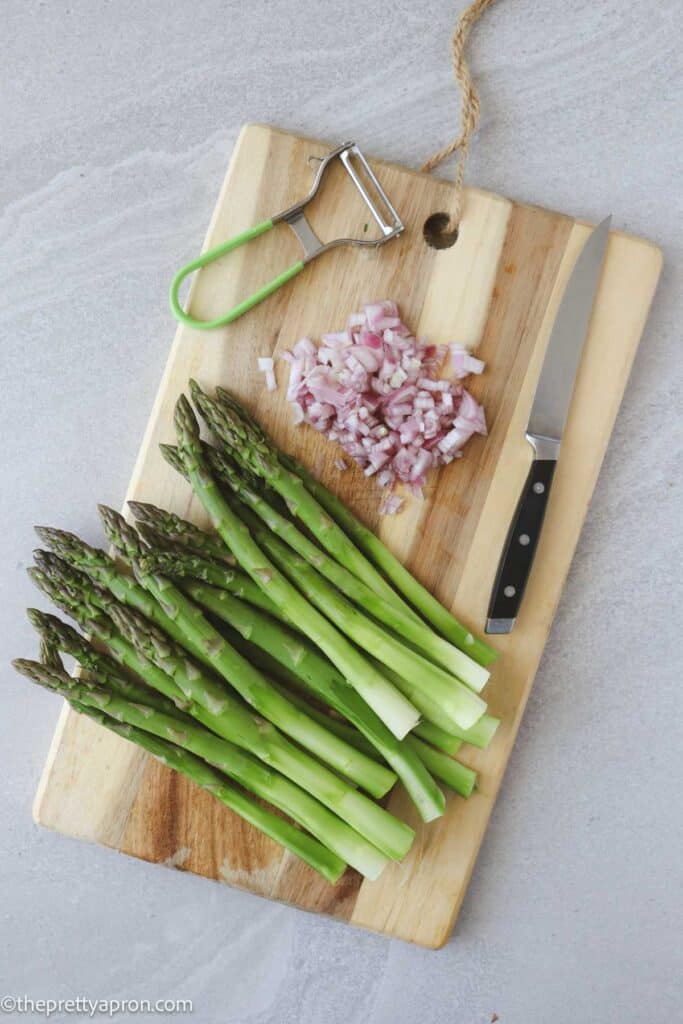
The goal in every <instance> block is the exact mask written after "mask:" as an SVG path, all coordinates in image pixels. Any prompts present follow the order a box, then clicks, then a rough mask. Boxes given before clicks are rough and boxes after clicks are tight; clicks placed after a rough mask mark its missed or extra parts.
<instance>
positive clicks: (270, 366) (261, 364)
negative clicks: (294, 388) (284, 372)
mask: <svg viewBox="0 0 683 1024" xmlns="http://www.w3.org/2000/svg"><path fill="white" fill-rule="evenodd" d="M258 368H259V370H260V371H261V373H263V374H265V377H266V388H267V389H268V391H275V389H276V388H277V382H276V380H275V363H274V362H273V360H272V359H271V358H270V356H259V361H258Z"/></svg>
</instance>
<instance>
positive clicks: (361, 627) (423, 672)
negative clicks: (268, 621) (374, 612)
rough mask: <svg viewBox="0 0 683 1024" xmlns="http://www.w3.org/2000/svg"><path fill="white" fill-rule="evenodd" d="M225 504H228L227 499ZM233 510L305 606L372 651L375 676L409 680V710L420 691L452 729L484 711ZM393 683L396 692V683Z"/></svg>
mask: <svg viewBox="0 0 683 1024" xmlns="http://www.w3.org/2000/svg"><path fill="white" fill-rule="evenodd" d="M227 500H228V503H229V502H230V499H229V498H228V499H227ZM233 511H234V512H235V514H237V515H239V516H240V518H241V519H242V521H243V522H244V523H245V524H246V525H247V526H248V528H249V531H250V534H251V537H252V538H253V540H254V541H255V542H256V543H257V544H258V545H259V547H260V548H261V550H263V551H265V552H266V554H267V555H268V556H269V557H270V558H271V560H272V561H273V563H274V564H275V565H276V566H277V567H278V568H279V569H280V570H281V571H282V572H283V573H284V574H285V576H287V577H288V578H289V580H290V582H291V583H292V584H295V585H296V586H298V588H299V589H300V590H301V592H302V593H303V594H304V596H305V597H307V598H308V600H309V601H310V602H311V604H312V605H314V606H315V607H316V608H318V610H319V611H321V612H322V613H323V614H324V615H326V616H327V618H328V619H330V620H332V621H333V622H334V623H335V624H336V625H337V628H338V629H340V630H341V631H342V632H343V633H345V634H346V635H347V636H348V637H349V639H350V640H352V641H353V642H354V643H356V644H357V645H358V646H359V647H360V648H361V649H363V650H365V651H372V653H373V657H374V658H375V659H376V661H377V663H378V667H379V670H380V671H381V672H383V673H384V674H385V675H386V670H387V669H390V670H392V672H393V673H397V674H398V675H399V676H402V677H404V678H405V679H409V680H410V686H411V689H412V690H413V691H414V693H413V695H411V696H409V698H408V699H409V700H410V701H411V703H413V704H414V705H415V707H417V708H419V709H420V710H422V709H421V708H420V704H419V703H418V701H417V699H415V694H417V693H423V692H424V693H426V694H427V696H428V698H429V701H430V703H431V702H435V703H437V704H438V706H439V708H440V712H441V714H442V715H443V716H444V718H445V719H447V720H448V721H450V722H451V723H452V725H454V726H455V727H459V728H464V729H469V728H470V726H472V725H474V723H475V722H476V721H477V720H478V719H479V718H481V716H482V715H483V714H484V712H485V711H486V704H485V703H484V701H483V700H482V699H481V698H480V697H478V696H477V695H476V694H475V693H473V692H472V691H471V690H470V689H468V688H467V687H466V686H465V685H464V684H463V683H462V682H460V680H459V679H456V678H455V676H452V675H449V674H448V673H447V672H445V671H444V670H443V669H441V668H439V666H438V665H435V664H433V663H432V662H429V661H427V659H426V658H424V657H422V655H421V654H418V653H417V652H416V651H414V650H413V649H412V648H410V647H407V646H406V645H405V644H403V643H401V641H400V640H399V639H398V638H397V637H395V636H393V635H392V634H391V633H388V632H387V631H386V630H384V629H382V627H381V626H380V625H379V624H378V623H376V622H374V621H373V620H370V619H368V618H367V617H366V616H365V615H363V614H361V613H360V612H359V611H358V610H357V609H356V608H354V607H353V605H351V604H350V603H349V602H348V601H346V599H345V598H344V597H343V596H342V595H341V594H340V593H339V591H337V590H336V589H335V588H334V587H333V586H332V584H330V583H328V581H327V580H326V579H325V578H324V577H323V576H321V575H320V574H319V573H318V572H317V571H316V570H315V569H314V568H313V567H312V566H310V565H309V564H308V562H307V561H306V560H305V559H303V558H301V557H300V556H299V555H297V554H296V553H295V552H294V551H292V549H291V548H289V547H288V546H287V545H286V544H284V543H283V542H282V541H281V540H280V539H279V538H278V537H276V536H275V535H274V534H273V533H271V532H270V531H269V530H267V529H266V528H265V527H264V526H263V525H262V524H261V522H260V521H259V520H258V519H257V518H256V517H255V516H254V515H253V514H252V513H250V512H249V510H248V509H245V508H239V509H233ZM379 663H381V666H380V665H379ZM390 678H393V676H392V677H390ZM395 685H396V687H397V688H398V689H401V687H399V686H398V681H397V680H396V681H395ZM403 692H405V690H404V691H403Z"/></svg>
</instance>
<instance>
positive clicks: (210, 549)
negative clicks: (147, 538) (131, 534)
mask: <svg viewBox="0 0 683 1024" xmlns="http://www.w3.org/2000/svg"><path fill="white" fill-rule="evenodd" d="M128 508H129V509H130V510H131V512H132V513H133V515H134V516H135V520H136V525H137V528H138V531H139V532H140V534H141V535H142V536H143V537H144V532H143V531H142V530H141V529H140V524H143V525H144V526H146V527H149V528H150V529H151V530H153V531H154V535H155V536H163V537H168V539H169V540H171V541H173V543H174V544H176V545H177V544H180V545H182V546H183V547H184V548H187V549H188V550H189V551H191V552H192V553H193V554H196V555H201V556H202V557H204V558H207V559H212V558H213V559H218V560H219V561H222V562H225V563H226V564H227V565H232V566H234V565H235V558H234V556H233V555H231V554H230V552H229V551H228V549H227V548H226V546H225V544H224V543H223V541H222V540H221V539H220V537H216V536H215V535H214V534H211V533H207V532H206V530H202V529H201V527H199V526H195V524H194V523H190V522H188V520H187V519H182V518H181V517H180V516H177V515H175V513H173V512H167V511H166V510H165V509H163V508H159V507H158V506H157V505H152V504H150V503H149V502H144V501H129V502H128Z"/></svg>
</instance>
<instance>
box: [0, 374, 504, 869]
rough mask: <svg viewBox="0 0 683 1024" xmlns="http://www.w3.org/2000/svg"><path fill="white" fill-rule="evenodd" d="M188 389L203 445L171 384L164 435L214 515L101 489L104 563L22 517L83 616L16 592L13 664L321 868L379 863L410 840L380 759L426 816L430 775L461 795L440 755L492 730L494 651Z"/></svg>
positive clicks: (213, 402)
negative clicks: (114, 499) (169, 434)
mask: <svg viewBox="0 0 683 1024" xmlns="http://www.w3.org/2000/svg"><path fill="white" fill-rule="evenodd" d="M190 387H191V394H192V398H193V400H194V403H195V405H196V407H197V408H198V409H199V411H200V412H201V415H202V417H203V419H204V420H205V422H206V424H207V426H208V427H209V428H210V429H211V432H212V434H213V437H214V444H213V445H209V444H207V443H205V442H203V441H202V440H201V439H200V433H199V425H198V422H197V420H196V418H195V414H194V412H193V410H192V407H191V406H190V403H189V401H188V400H187V399H186V398H185V397H184V396H181V398H180V399H179V401H178V404H177V407H176V413H175V426H176V434H177V440H178V444H177V447H172V446H169V445H162V451H163V453H164V455H165V457H166V458H167V459H168V461H169V462H170V463H171V465H173V466H174V468H176V469H177V470H178V471H179V472H180V473H181V474H182V475H183V476H184V477H185V478H186V479H187V480H188V481H189V483H190V484H191V486H192V489H193V491H194V494H195V496H196V497H197V498H198V499H199V501H200V503H201V504H202V506H203V507H204V509H205V510H206V512H208V514H209V516H210V518H211V521H212V524H213V528H214V532H208V531H205V530H202V529H200V528H199V527H197V526H195V525H194V524H192V523H190V522H187V521H186V520H183V519H181V518H180V517H178V516H177V515H175V514H173V513H170V512H167V511H164V510H163V509H160V508H157V507H156V506H153V505H149V504H143V503H140V502H130V509H131V511H132V513H133V515H134V517H135V521H136V527H135V528H134V527H133V526H131V525H130V524H129V523H128V522H126V520H125V519H124V518H123V517H122V516H121V515H119V514H118V513H117V512H114V511H113V510H112V509H109V508H106V507H104V506H100V515H101V519H102V523H103V526H104V532H105V534H106V536H107V538H108V540H109V542H110V543H111V544H112V545H113V548H114V549H115V551H116V554H117V555H118V556H119V561H115V560H114V559H113V558H112V557H110V556H109V555H108V554H106V553H105V552H104V551H103V550H101V549H98V548H94V547H91V546H90V545H89V544H86V543H85V542H84V541H82V540H81V539H80V538H78V537H76V536H75V535H74V534H72V533H68V532H67V531H64V530H56V529H52V528H48V527H38V528H37V532H38V535H39V536H40V538H41V540H42V541H43V542H44V543H45V544H46V545H47V547H48V549H49V550H41V551H37V552H36V554H35V561H36V565H35V566H34V567H32V568H31V569H30V570H29V573H30V575H31V577H32V579H33V580H34V582H35V583H36V584H37V585H38V586H39V587H40V589H41V590H42V591H43V592H44V593H45V594H46V595H47V596H48V597H49V598H50V599H51V600H52V601H53V602H54V604H55V605H57V607H59V608H60V609H62V610H63V611H65V612H66V613H67V614H68V615H70V616H71V617H72V618H74V619H75V620H76V621H77V622H78V624H79V625H80V626H81V627H82V629H83V631H84V634H85V635H83V634H81V633H79V632H78V631H77V630H75V629H73V628H72V627H71V626H68V625H67V624H66V623H64V622H62V621H61V620H60V619H58V618H56V617H55V616H53V615H48V614H46V613H43V612H39V611H37V610H35V609H30V610H29V618H30V620H31V622H32V624H33V625H34V627H35V628H36V630H37V631H38V634H39V636H40V650H41V659H40V661H27V660H23V659H22V660H18V661H16V662H15V666H16V667H17V669H18V670H19V671H20V672H22V673H23V674H25V675H27V676H28V677H29V678H31V679H32V680H33V681H35V682H36V683H38V684H39V685H41V686H45V687H47V688H49V689H51V690H53V691H55V692H57V693H59V694H61V695H62V696H64V697H65V698H66V699H67V700H68V701H69V703H70V705H71V706H72V707H73V708H74V709H75V710H76V711H77V712H79V713H81V714H85V715H88V716H89V717H91V718H93V719H94V720H96V721H97V722H99V723H100V724H101V725H104V726H106V727H108V728H110V729H112V730H113V731H114V732H116V733H117V734H119V735H121V736H124V737H125V738H127V739H129V740H130V741H132V742H133V743H136V744H138V745H139V746H141V747H142V748H143V749H145V750H147V751H148V752H149V753H151V754H152V755H153V756H155V757H157V758H159V759H161V760H162V761H163V762H164V763H166V764H168V765H169V766H171V767H172V768H174V769H175V770H177V771H179V772H181V773H183V774H185V775H187V776H188V777H189V778H191V779H192V780H193V781H194V782H196V783H197V784H198V785H200V786H202V787H203V788H205V789H207V790H208V791H209V792H211V793H213V794H214V795H215V796H216V797H217V798H218V799H219V800H221V801H222V802H223V803H225V804H226V805H227V806H229V807H231V808H232V809H233V810H234V811H235V812H236V813H237V814H239V815H241V816H242V817H244V818H245V819H246V820H248V821H250V822H251V823H252V824H254V825H255V826H256V827H257V828H259V829H261V831H263V832H264V833H266V834H267V835H269V836H271V837H272V838H273V839H275V840H276V841H277V842H279V843H281V845H283V846H284V847H285V848H287V849H288V850H290V851H292V852H293V853H295V854H297V855H298V856H299V857H301V858H302V859H303V860H305V861H306V862H307V863H308V864H310V865H311V866H312V867H314V868H315V869H316V870H318V871H319V872H320V873H321V874H322V875H323V876H324V877H325V878H326V879H328V880H329V881H332V882H334V881H336V880H337V879H338V878H339V876H340V875H341V873H342V872H343V870H344V869H345V867H346V865H347V864H348V865H351V866H352V867H354V868H355V869H356V870H358V871H359V872H361V873H362V874H363V875H365V876H366V877H368V878H376V877H377V876H378V875H379V874H380V872H381V871H382V869H383V868H384V866H385V865H386V863H387V862H388V860H400V859H401V858H402V857H404V856H405V854H406V852H407V851H408V849H409V848H410V845H411V843H412V841H413V838H414V831H413V829H412V828H410V826H409V825H407V824H406V823H405V822H403V821H400V820H399V819H398V818H396V817H395V816H394V815H392V814H390V813H389V812H388V811H387V810H386V809H385V808H384V807H382V806H381V804H380V803H378V802H377V801H378V800H380V799H381V798H382V797H384V796H385V795H386V794H387V793H388V791H389V790H390V789H391V787H392V786H393V785H394V783H395V782H396V780H397V779H399V780H400V781H401V783H402V784H403V785H404V786H405V788H406V790H407V791H408V793H409V794H410V796H411V798H412V800H413V802H414V804H415V806H416V808H417V810H418V812H419V814H420V817H421V818H422V819H423V820H424V821H431V820H432V819H434V818H437V817H438V816H439V815H441V814H442V813H443V811H444V807H445V797H444V794H443V792H442V790H441V788H440V787H439V785H438V782H441V783H443V784H444V785H445V786H446V787H448V788H449V789H451V790H453V791H454V792H455V793H458V794H460V795H461V796H464V797H469V796H470V794H471V793H472V791H473V789H474V787H475V783H476V775H475V773H474V771H472V769H471V768H469V767H467V766H466V765H464V764H462V763H460V762H459V761H458V760H456V759H455V757H454V756H453V755H454V754H456V753H457V751H458V749H459V747H460V745H461V744H462V743H471V744H474V745H476V746H478V747H480V748H485V747H486V746H487V745H488V744H489V742H490V741H491V739H492V737H493V735H494V733H495V731H496V728H497V725H498V721H497V719H495V718H493V717H491V716H490V715H488V714H487V713H486V704H485V702H484V701H483V700H482V698H481V696H480V692H481V690H482V689H483V687H484V686H485V684H486V681H487V679H488V674H489V673H488V669H487V666H488V665H489V664H490V662H491V661H492V659H493V657H494V653H493V652H492V651H491V649H490V648H488V647H487V646H486V645H485V644H484V643H483V642H482V641H481V640H478V639H476V638H475V637H473V636H472V634H471V633H470V632H469V631H468V630H467V629H466V628H465V627H463V626H462V625H461V624H460V623H458V622H457V621H456V620H455V619H454V618H453V617H452V616H451V615H450V613H449V612H447V611H446V609H444V608H443V607H442V606H441V605H440V604H439V603H438V601H436V600H435V598H433V597H432V595H430V594H429V592H428V591H426V590H425V588H424V587H422V586H421V585H420V584H419V583H418V582H417V581H416V580H415V579H414V578H413V577H412V576H411V575H410V573H408V572H407V570H406V569H405V568H404V567H403V566H402V565H401V564H400V562H398V561H397V559H396V558H395V557H394V556H393V555H392V554H391V553H390V552H389V551H388V549H387V548H386V547H385V546H384V545H383V544H382V543H381V541H379V539H378V538H377V537H375V536H374V535H373V534H372V532H371V531H369V530H368V529H367V528H366V527H365V526H363V525H362V524H361V523H360V522H359V521H358V520H357V519H356V518H355V517H354V516H353V514H352V513H351V512H350V511H349V510H348V509H347V508H346V507H345V506H344V505H342V504H341V502H340V501H339V500H338V499H337V498H336V497H334V496H333V495H332V494H331V493H330V492H329V491H327V490H326V489H325V488H324V487H323V486H322V485H321V484H320V483H319V482H317V481H316V480H315V479H314V478H313V477H311V476H310V474H308V472H307V471H306V470H305V469H304V468H303V467H301V466H300V465H298V464H297V463H296V462H294V461H293V460H292V459H291V458H289V457H288V456H285V455H284V454H283V453H282V452H279V451H278V450H277V449H276V448H275V447H274V445H273V444H272V443H271V442H270V441H269V439H268V438H267V437H266V435H265V434H264V433H263V431H262V430H261V429H260V427H259V426H258V425H257V424H256V423H255V421H254V420H253V419H252V418H251V417H250V416H249V415H248V414H247V413H246V412H245V410H244V409H243V408H242V407H241V406H240V405H239V404H238V403H237V402H236V401H235V399H234V398H232V396H230V395H229V394H228V393H227V392H225V391H222V390H220V389H219V390H218V391H217V394H216V397H215V398H213V399H212V398H210V397H209V396H208V395H206V394H205V393H204V392H203V391H202V390H201V389H200V388H199V386H198V385H197V384H196V383H195V382H191V385H190ZM121 562H123V563H124V564H123V565H122V564H121ZM60 652H61V653H63V654H67V655H69V656H71V657H73V658H74V659H75V660H76V662H77V663H78V664H79V666H80V674H79V676H78V677H77V678H72V677H70V676H69V675H67V674H66V673H65V671H64V668H63V665H62V662H61V654H60ZM437 780H438V782H437ZM235 783H236V784H237V786H236V785H235ZM248 794H251V796H250V795H248ZM252 796H257V797H259V798H260V799H261V800H265V801H266V802H267V803H268V804H270V805H272V806H273V807H275V808H277V809H278V810H279V811H280V812H283V813H284V814H285V815H286V816H287V818H286V819H283V818H282V817H281V816H280V815H277V814H275V813H273V811H271V810H269V809H267V808H265V807H264V806H263V805H262V804H261V803H256V802H254V800H253V799H252ZM289 819H291V820H289Z"/></svg>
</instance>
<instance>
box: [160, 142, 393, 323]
mask: <svg viewBox="0 0 683 1024" xmlns="http://www.w3.org/2000/svg"><path fill="white" fill-rule="evenodd" d="M316 159H319V161H320V166H319V167H318V171H317V173H316V176H315V181H314V182H313V187H312V188H311V191H310V192H309V193H308V195H307V196H306V198H305V199H302V200H301V202H299V203H296V204H295V205H294V206H290V207H289V209H288V210H284V211H283V212H282V213H278V214H277V215H276V216H275V217H271V218H270V219H269V220H264V221H262V222H261V223H260V224H256V225H255V226H254V227H253V228H249V229H248V230H247V231H243V232H242V233H241V234H239V235H235V237H234V238H230V239H228V241H227V242H221V244H220V245H216V246H214V248H213V249H209V251H208V252H205V253H203V254H202V255H201V256H198V257H197V259H196V260H192V261H191V262H190V263H188V264H187V265H186V266H184V267H182V269H181V270H179V271H178V273H177V274H176V275H175V277H174V278H173V282H172V283H171V291H170V301H171V310H172V312H173V316H174V317H175V318H176V320H179V321H180V323H183V324H187V325H188V327H196V328H197V329H198V330H202V331H210V330H213V329H214V328H216V327H223V326H224V325H225V324H229V323H232V321H233V320H236V319H237V318H238V317H240V316H242V314H243V313H246V312H247V311H248V310H250V309H253V307H254V306H256V305H257V304H258V303H259V302H261V301H262V300H263V299H266V298H268V296H269V295H272V294H273V292H275V291H277V289H278V288H280V287H281V286H282V285H283V284H286V282H287V281H290V280H291V279H292V278H293V277H296V275H297V274H299V273H300V272H301V271H302V270H303V269H304V267H305V266H306V264H307V263H310V262H311V260H314V259H315V258H316V256H320V255H321V254H322V253H324V252H327V251H328V249H334V248H336V247H337V246H338V245H362V246H368V247H374V248H376V247H377V246H379V245H383V244H384V243H385V242H388V241H389V240H390V239H391V238H395V237H396V236H397V235H400V234H401V232H402V231H403V227H404V225H403V222H402V221H401V218H400V217H399V215H398V213H397V212H396V210H395V209H394V207H393V206H392V205H391V202H390V200H389V197H388V196H387V194H386V192H385V191H384V189H383V188H382V186H381V185H380V183H379V181H378V180H377V176H376V175H375V174H374V172H373V171H372V170H371V168H370V165H369V164H368V162H367V160H366V159H365V157H364V156H363V154H362V153H361V151H360V150H359V149H358V146H357V145H356V144H355V142H346V143H344V145H343V146H339V147H338V148H337V149H333V150H332V151H331V152H330V153H328V154H327V155H326V156H324V157H321V158H316ZM336 159H339V160H340V161H341V163H342V164H343V166H344V168H345V169H346V171H347V173H348V174H349V176H350V178H351V180H352V181H353V183H354V185H355V186H356V188H357V189H358V191H359V192H360V194H361V196H362V198H363V200H364V202H365V203H366V205H367V207H368V209H369V210H370V213H371V215H372V217H373V218H374V220H375V221H376V222H377V224H378V225H379V228H380V231H381V232H382V233H381V235H380V236H379V238H374V239H367V238H335V239H333V240H332V241H331V242H326V243H325V244H323V243H322V242H321V241H320V239H319V238H318V236H317V235H316V233H315V232H314V230H313V228H312V227H311V225H310V224H309V222H308V221H307V220H306V217H305V215H304V210H305V208H306V206H307V205H308V204H309V203H310V202H311V200H312V199H313V197H314V196H315V195H316V193H317V192H318V189H319V188H320V184H321V182H322V179H323V175H324V173H325V170H326V169H327V167H328V166H329V165H330V163H331V162H332V161H333V160H336ZM356 165H358V166H356ZM359 171H360V172H361V173H362V175H363V176H361V173H359ZM368 184H370V185H372V186H373V187H374V189H375V190H376V192H377V195H378V196H379V198H380V200H381V202H382V206H383V210H382V208H380V206H379V205H378V203H377V202H376V201H373V198H372V196H371V195H370V192H369V191H368ZM383 211H384V215H383ZM282 221H284V222H285V223H286V224H289V226H290V228H291V229H292V231H293V232H294V234H295V235H296V236H297V238H298V239H299V241H300V242H301V245H302V247H303V250H304V256H303V259H300V260H297V262H296V263H293V264H292V265H291V267H287V269H286V270H283V272H282V273H281V274H278V276H277V277H275V278H273V280H272V281H270V282H269V283H268V284H266V285H264V286H263V288H259V290H258V291H257V292H254V294H253V295H250V296H249V297H248V298H246V299H243V300H242V302H240V303H238V304H237V305H236V306H234V307H233V308H232V309H231V310H230V311H229V312H228V313H224V314H223V316H219V317H216V319H215V320H196V319H195V318H194V317H193V316H190V314H189V313H186V312H185V310H184V309H183V308H182V306H181V305H180V299H179V297H178V292H179V291H180V286H181V284H182V282H183V281H184V280H185V278H186V277H187V276H188V275H189V274H192V273H193V272H194V271H195V270H199V269H200V268H201V267H205V266H206V265H207V264H208V263H213V262H214V260H217V259H220V257H221V256H225V255H226V254H227V253H229V252H232V251H233V249H237V248H239V246H241V245H244V243H245V242H250V241H251V240H252V238H258V236H259V235H263V234H264V233H265V232H266V231H270V229H271V228H272V227H274V226H275V225H276V224H279V223H281V222H282Z"/></svg>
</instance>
